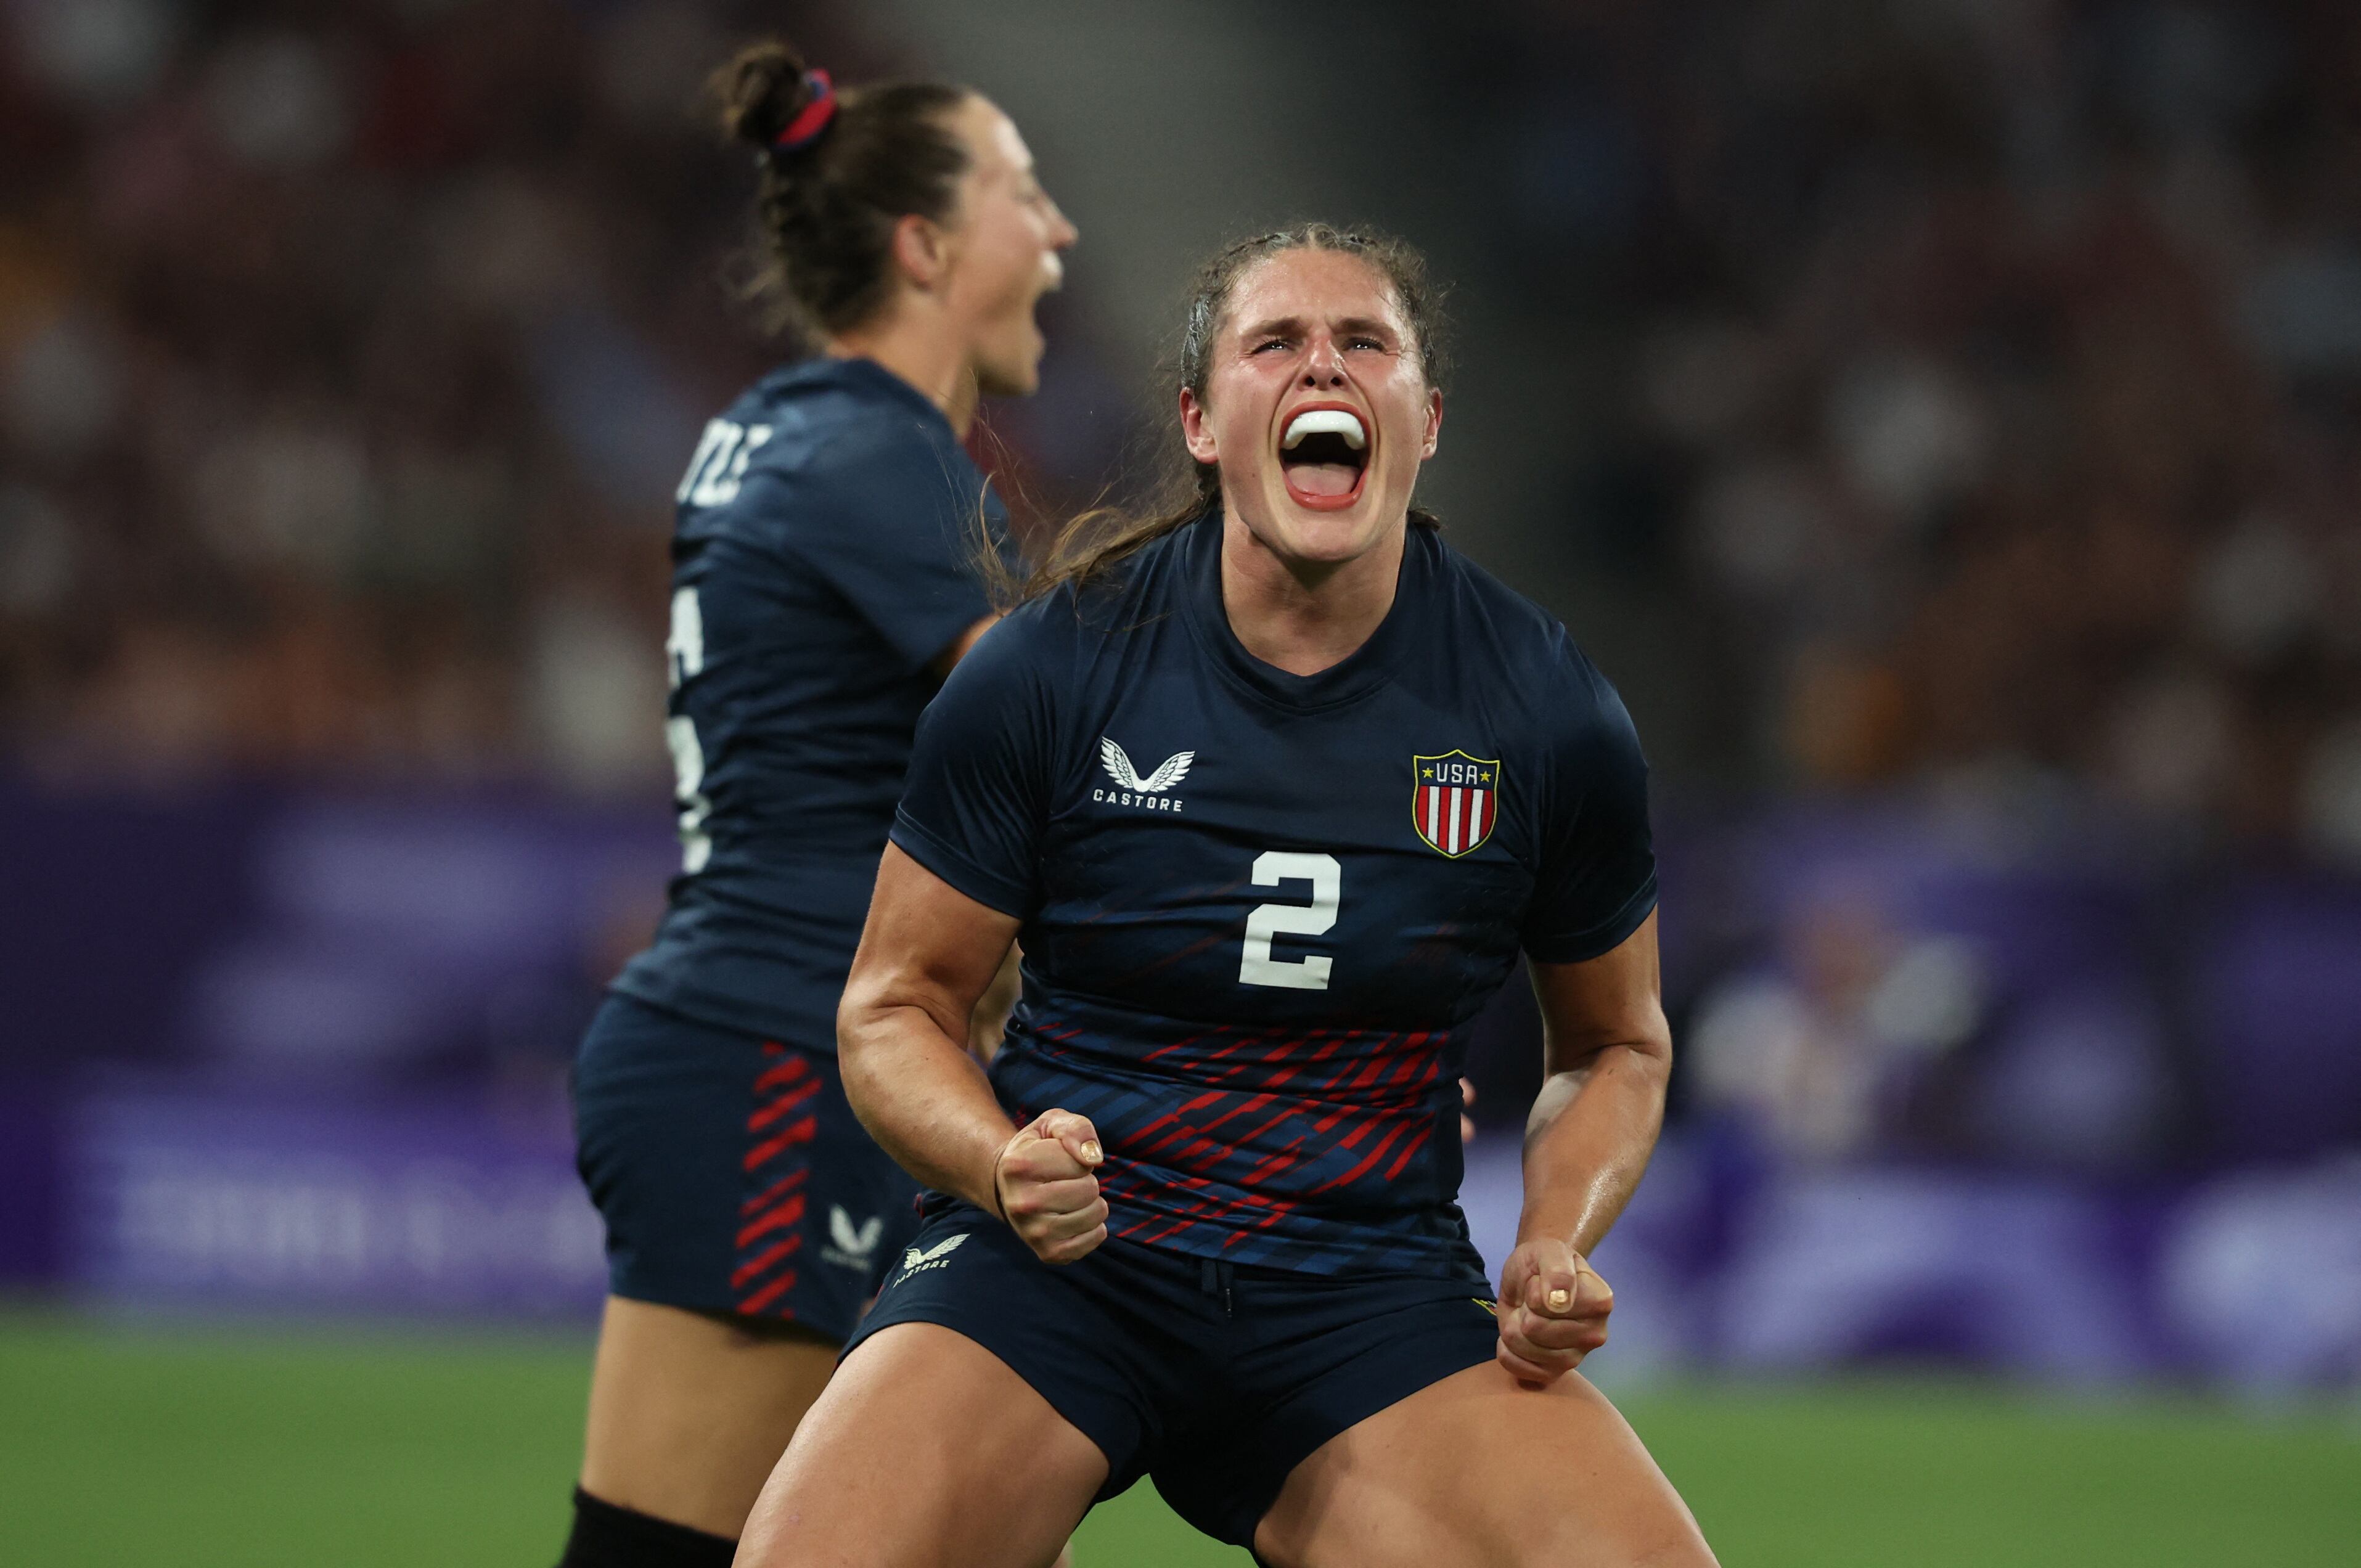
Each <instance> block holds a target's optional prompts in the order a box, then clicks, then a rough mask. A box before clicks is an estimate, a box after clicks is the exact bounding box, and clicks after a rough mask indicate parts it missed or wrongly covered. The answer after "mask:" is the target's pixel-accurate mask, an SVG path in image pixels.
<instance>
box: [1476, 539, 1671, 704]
mask: <svg viewBox="0 0 2361 1568" xmlns="http://www.w3.org/2000/svg"><path fill="white" fill-rule="evenodd" d="M1431 548H1433V550H1434V551H1435V552H1436V554H1437V568H1438V572H1439V575H1440V576H1441V577H1442V580H1443V584H1444V593H1445V594H1446V596H1447V598H1448V603H1449V614H1450V617H1451V620H1452V635H1453V636H1454V637H1455V638H1459V639H1463V640H1465V641H1471V642H1474V643H1476V644H1477V646H1478V647H1479V648H1480V650H1481V653H1482V656H1483V657H1484V659H1485V661H1486V663H1489V664H1491V665H1492V666H1493V670H1492V672H1491V673H1492V674H1493V676H1494V678H1496V679H1499V680H1502V681H1504V682H1506V683H1507V685H1506V686H1505V688H1504V689H1506V690H1507V691H1510V692H1511V693H1515V694H1519V695H1521V696H1522V697H1523V698H1524V699H1525V700H1526V701H1528V702H1529V703H1530V704H1531V706H1532V709H1533V713H1534V717H1536V718H1540V719H1542V720H1543V722H1544V723H1546V724H1547V725H1548V727H1549V728H1550V729H1554V730H1559V731H1564V730H1565V729H1587V728H1591V727H1593V726H1596V725H1598V724H1601V723H1606V724H1609V725H1610V726H1620V727H1621V728H1624V729H1629V728H1630V725H1631V718H1630V717H1629V715H1628V714H1627V713H1626V712H1625V711H1624V707H1623V699H1622V697H1621V696H1620V695H1619V694H1618V693H1617V691H1616V690H1615V686H1614V684H1613V683H1612V682H1610V681H1609V679H1608V678H1607V676H1606V675H1605V674H1602V673H1601V672H1600V670H1599V668H1598V665H1597V664H1595V663H1592V662H1591V659H1590V656H1589V654H1587V653H1586V652H1583V649H1582V645H1581V644H1580V643H1579V642H1578V641H1576V640H1575V637H1574V634H1573V633H1572V632H1571V631H1569V630H1566V627H1565V622H1563V621H1561V620H1558V618H1557V617H1556V616H1554V615H1553V614H1551V613H1550V612H1549V611H1548V610H1546V609H1543V608H1542V607H1541V606H1540V605H1538V604H1536V603H1534V602H1533V601H1532V599H1530V598H1526V597H1525V596H1524V595H1523V594H1521V593H1519V592H1518V591H1517V590H1516V589H1514V588H1512V587H1509V586H1508V585H1507V584H1506V583H1503V582H1502V581H1500V579H1499V578H1498V577H1496V576H1493V575H1492V574H1491V573H1489V572H1488V571H1486V570H1485V569H1484V568H1483V567H1482V566H1479V565H1477V564H1476V563H1475V562H1474V561H1472V560H1470V559H1468V558H1467V557H1466V555H1463V554H1460V553H1459V552H1458V551H1457V550H1455V549H1454V548H1452V547H1451V545H1450V544H1449V543H1445V542H1444V541H1443V540H1442V539H1440V538H1435V539H1433V543H1432V545H1431Z"/></svg>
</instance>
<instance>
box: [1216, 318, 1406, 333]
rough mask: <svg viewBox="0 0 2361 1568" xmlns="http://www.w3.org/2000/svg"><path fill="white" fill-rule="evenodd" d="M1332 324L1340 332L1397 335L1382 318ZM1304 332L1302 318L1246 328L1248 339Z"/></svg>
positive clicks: (1390, 325)
mask: <svg viewBox="0 0 2361 1568" xmlns="http://www.w3.org/2000/svg"><path fill="white" fill-rule="evenodd" d="M1331 324H1332V325H1333V326H1334V328H1335V329H1336V330H1337V331H1338V332H1365V333H1369V334H1373V335H1376V336H1379V337H1392V336H1394V335H1396V329H1395V327H1394V325H1393V323H1390V322H1388V321H1386V320H1385V319H1384V318H1383V317H1380V316H1343V317H1340V318H1338V319H1337V320H1336V321H1335V322H1334V323H1331ZM1302 330H1303V318H1302V317H1301V316H1278V317H1274V318H1273V319H1271V320H1269V321H1262V322H1257V323H1255V324H1254V325H1252V326H1250V327H1248V328H1246V335H1247V336H1248V337H1268V336H1271V335H1274V334H1282V333H1292V332H1301V331H1302Z"/></svg>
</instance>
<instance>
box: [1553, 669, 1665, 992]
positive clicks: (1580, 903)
mask: <svg viewBox="0 0 2361 1568" xmlns="http://www.w3.org/2000/svg"><path fill="white" fill-rule="evenodd" d="M1565 658H1566V660H1567V667H1566V669H1565V672H1564V676H1563V678H1562V679H1560V680H1559V681H1556V682H1554V683H1552V688H1553V689H1554V692H1555V694H1556V696H1555V697H1554V701H1553V703H1552V709H1553V711H1551V712H1550V713H1549V714H1548V715H1547V721H1548V723H1549V724H1550V727H1551V729H1552V731H1553V735H1554V739H1553V744H1552V746H1551V752H1550V770H1549V777H1548V778H1547V780H1546V781H1545V783H1544V787H1543V802H1544V806H1543V822H1542V825H1541V871H1540V874H1539V876H1538V877H1537V878H1536V879H1535V883H1534V886H1533V897H1532V904H1531V905H1529V906H1528V907H1527V910H1526V914H1525V921H1524V927H1523V930H1522V932H1521V942H1522V945H1523V947H1524V949H1525V952H1526V953H1527V955H1528V956H1530V957H1532V958H1533V959H1537V960H1538V961H1540V962H1542V963H1551V964H1565V963H1579V962H1581V961H1582V960H1583V959H1595V958H1597V957H1598V956H1599V955H1600V954H1602V953H1606V952H1609V951H1612V950H1613V949H1614V948H1616V947H1618V946H1620V944H1621V943H1622V941H1623V939H1624V938H1627V937H1629V936H1631V933H1632V932H1634V931H1636V930H1638V929H1639V928H1640V925H1641V922H1642V921H1644V920H1645V919H1647V917H1648V913H1649V911H1651V910H1653V908H1655V906H1656V855H1655V849H1654V844H1653V839H1651V837H1650V834H1649V829H1648V762H1647V759H1646V758H1645V757H1644V756H1642V754H1641V751H1640V736H1639V732H1638V731H1637V730H1635V729H1633V728H1632V726H1631V714H1630V712H1629V711H1627V710H1626V709H1625V707H1624V706H1623V699H1622V698H1621V697H1620V696H1618V695H1616V691H1615V688H1614V687H1613V686H1611V685H1609V684H1608V682H1607V679H1606V677H1605V676H1603V675H1601V674H1599V673H1598V671H1597V670H1596V669H1594V668H1592V667H1591V665H1590V663H1589V662H1588V661H1587V660H1586V659H1584V658H1583V657H1582V655H1581V654H1579V653H1578V652H1574V650H1573V649H1572V648H1571V646H1568V648H1567V649H1566V651H1565Z"/></svg>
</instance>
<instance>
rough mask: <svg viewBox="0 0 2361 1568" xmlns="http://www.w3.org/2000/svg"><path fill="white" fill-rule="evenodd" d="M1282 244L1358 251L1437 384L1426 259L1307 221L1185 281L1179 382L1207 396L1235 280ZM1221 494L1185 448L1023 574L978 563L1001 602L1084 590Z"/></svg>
mask: <svg viewBox="0 0 2361 1568" xmlns="http://www.w3.org/2000/svg"><path fill="white" fill-rule="evenodd" d="M1290 250H1334V251H1341V252H1343V253H1345V255H1349V256H1356V257H1359V258H1361V259H1362V260H1363V261H1365V262H1367V264H1368V265H1369V266H1370V267H1371V268H1373V269H1376V271H1377V272H1378V276H1380V277H1382V278H1383V279H1384V280H1386V283H1387V285H1388V287H1389V288H1390V289H1391V290H1392V291H1393V295H1394V302H1395V303H1396V304H1397V305H1398V306H1400V310H1401V313H1402V316H1403V319H1404V320H1405V322H1406V323H1408V324H1409V327H1410V332H1411V343H1412V345H1413V346H1414V347H1415V349H1416V350H1417V353H1418V357H1419V367H1420V369H1421V370H1422V372H1424V374H1425V377H1426V383H1427V385H1428V386H1430V387H1438V388H1439V387H1441V386H1442V385H1443V379H1444V375H1445V374H1446V373H1447V372H1448V369H1449V360H1448V349H1447V345H1446V344H1445V342H1444V333H1445V323H1444V316H1443V310H1442V301H1441V298H1440V295H1439V291H1437V290H1436V289H1435V288H1434V286H1433V283H1431V282H1430V281H1429V280H1428V276H1427V269H1426V258H1424V257H1423V256H1422V255H1420V254H1419V252H1418V251H1417V249H1416V248H1415V247H1412V246H1411V245H1410V244H1409V243H1408V242H1407V241H1404V240H1400V239H1397V238H1395V237H1394V236H1391V235H1387V234H1381V233H1378V232H1377V231H1375V230H1372V229H1345V228H1338V227H1337V226H1335V225H1333V224H1323V223H1305V224H1297V225H1293V226H1292V227H1290V228H1285V229H1280V230H1279V231H1277V232H1276V233H1272V234H1266V235H1257V236H1255V237H1253V238H1252V239H1242V240H1238V241H1236V242H1235V244H1232V245H1230V246H1227V247H1224V249H1222V250H1221V251H1220V252H1218V253H1216V254H1215V255H1214V256H1213V258H1212V259H1210V260H1208V261H1207V262H1206V263H1205V264H1204V265H1203V266H1202V267H1200V268H1199V269H1197V275H1196V277H1195V278H1194V279H1193V280H1191V283H1190V285H1189V300H1188V307H1187V311H1186V313H1185V314H1184V315H1183V316H1182V318H1181V327H1180V343H1179V345H1178V346H1177V349H1176V352H1175V355H1174V360H1175V364H1174V366H1173V368H1174V370H1175V371H1176V372H1177V376H1176V380H1177V382H1178V384H1179V385H1180V386H1182V387H1186V388H1188V389H1189V390H1190V391H1191V392H1193V393H1194V394H1196V396H1197V397H1198V398H1199V399H1200V400H1202V398H1203V397H1204V396H1205V381H1206V377H1207V375H1208V373H1209V371H1210V369H1211V366H1212V360H1213V341H1214V339H1215V338H1217V337H1218V336H1220V335H1221V330H1222V326H1223V323H1224V321H1225V320H1226V318H1227V316H1228V314H1229V308H1230V296H1231V295H1232V294H1234V293H1235V291H1236V290H1237V286H1238V280H1240V279H1241V278H1243V277H1245V276H1246V273H1247V272H1248V271H1250V270H1252V269H1254V268H1255V267H1256V266H1257V265H1258V264H1260V263H1261V262H1263V261H1266V260H1268V259H1269V258H1272V257H1274V256H1278V255H1280V254H1282V253H1284V252H1286V251H1290ZM1221 497H1222V476H1221V470H1220V469H1219V468H1217V467H1216V466H1214V465H1213V464H1211V463H1199V462H1197V461H1195V460H1194V459H1191V458H1188V457H1186V456H1185V455H1184V456H1183V457H1182V458H1181V459H1180V461H1179V462H1177V463H1172V464H1170V466H1169V468H1168V471H1167V473H1166V475H1165V477H1164V478H1163V480H1162V482H1161V483H1160V484H1159V487H1158V488H1157V491H1156V492H1155V495H1154V497H1153V499H1151V500H1150V501H1149V502H1148V504H1147V505H1146V506H1145V507H1143V508H1140V509H1138V510H1131V509H1126V508H1122V507H1094V508H1093V509H1092V510H1088V511H1085V512H1083V513H1082V515H1081V516H1079V517H1077V518H1075V519H1073V520H1072V521H1070V522H1068V523H1067V524H1066V525H1065V526H1064V527H1063V528H1061V529H1060V530H1059V531H1058V533H1057V537H1056V539H1055V540H1054V542H1053V543H1051V544H1050V546H1049V549H1048V550H1047V551H1046V552H1044V553H1043V554H1042V557H1041V559H1040V563H1039V564H1038V565H1036V566H1035V567H1034V568H1033V570H1032V571H1031V572H1030V573H1029V574H1028V575H1027V576H1024V577H1022V578H1021V579H1020V578H1018V577H1017V576H1016V574H1014V573H1013V572H1011V571H1009V570H1008V568H1007V567H1006V566H1005V565H1003V564H1001V560H1000V557H999V556H998V555H997V554H994V555H993V556H992V558H991V560H990V561H989V562H988V563H987V564H986V570H987V574H988V575H989V576H990V577H991V579H992V581H993V584H994V588H995V591H996V597H998V598H1001V599H1002V600H1003V601H1004V602H1021V601H1023V600H1025V599H1029V598H1038V597H1039V596H1040V595H1042V594H1046V593H1049V592H1050V591H1051V590H1053V589H1055V588H1058V587H1061V586H1064V585H1067V584H1071V585H1073V586H1074V587H1088V586H1090V585H1091V584H1092V583H1093V582H1094V581H1096V580H1098V579H1099V578H1101V577H1103V576H1104V575H1105V574H1106V573H1107V571H1108V570H1109V569H1110V568H1112V567H1114V566H1115V565H1116V564H1117V563H1119V562H1121V561H1123V560H1125V559H1126V557H1128V556H1131V555H1133V554H1137V552H1138V551H1140V550H1141V549H1142V548H1144V547H1145V546H1147V545H1148V544H1149V543H1153V542H1154V541H1156V540H1159V539H1161V538H1162V537H1164V536H1165V535H1166V534H1168V533H1170V532H1174V531H1175V530H1176V529H1180V528H1183V527H1185V526H1187V525H1188V524H1189V523H1191V522H1193V521H1196V520H1197V519H1198V518H1200V517H1202V516H1203V515H1204V513H1205V510H1206V509H1207V508H1209V507H1212V506H1213V505H1215V504H1217V503H1218V502H1219V501H1220V500H1221ZM1410 521H1411V522H1412V523H1414V524H1416V525H1417V526H1419V527H1421V528H1440V527H1441V526H1442V521H1441V520H1440V519H1438V518H1437V517H1436V516H1435V515H1434V514H1433V512H1431V511H1428V510H1426V509H1424V508H1423V507H1415V506H1414V507H1412V508H1411V509H1410Z"/></svg>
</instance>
